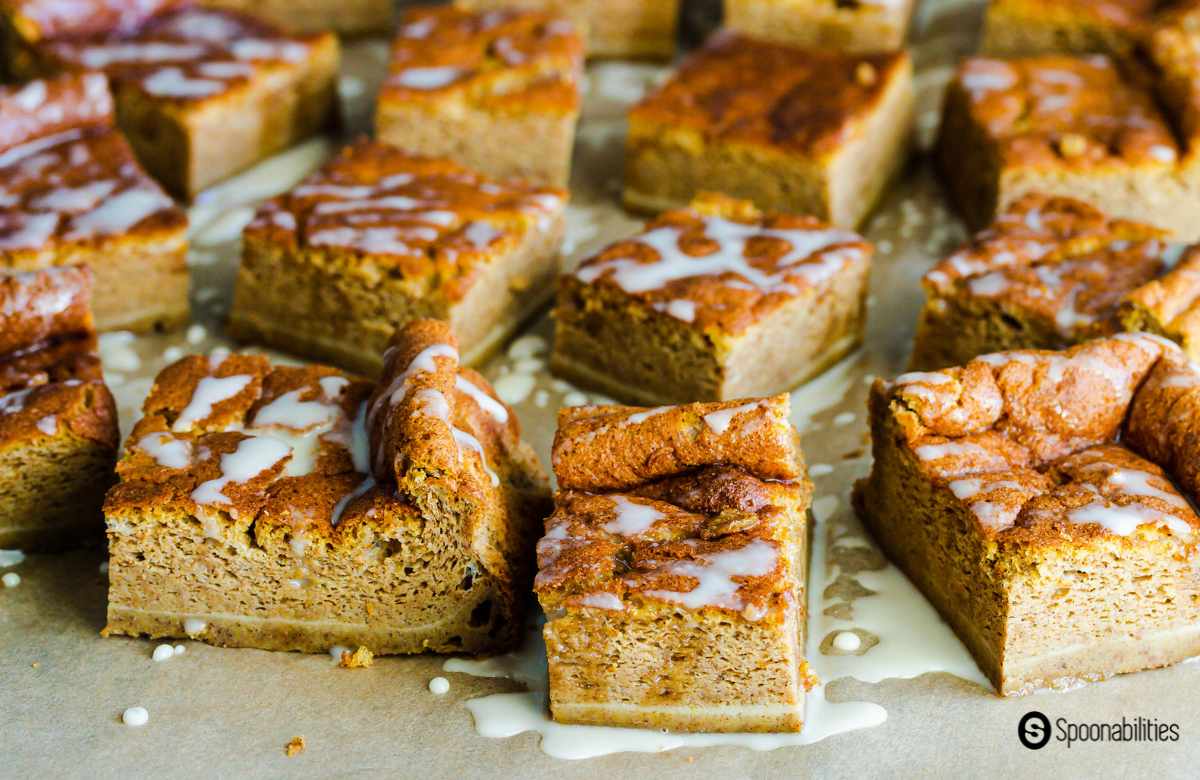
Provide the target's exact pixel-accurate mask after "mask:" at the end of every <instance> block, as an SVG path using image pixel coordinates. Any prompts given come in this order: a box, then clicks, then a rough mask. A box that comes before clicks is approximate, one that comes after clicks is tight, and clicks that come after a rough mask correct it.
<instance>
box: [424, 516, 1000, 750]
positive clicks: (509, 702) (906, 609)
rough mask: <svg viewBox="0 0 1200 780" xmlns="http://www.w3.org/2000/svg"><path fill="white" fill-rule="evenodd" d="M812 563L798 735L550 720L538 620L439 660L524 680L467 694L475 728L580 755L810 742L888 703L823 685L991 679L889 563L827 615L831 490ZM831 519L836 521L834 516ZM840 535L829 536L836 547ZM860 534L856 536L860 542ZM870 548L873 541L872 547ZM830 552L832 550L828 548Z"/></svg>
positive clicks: (867, 718) (883, 714)
mask: <svg viewBox="0 0 1200 780" xmlns="http://www.w3.org/2000/svg"><path fill="white" fill-rule="evenodd" d="M813 514H814V516H815V519H816V523H815V525H814V530H813V537H812V539H813V542H812V551H811V555H812V558H811V560H812V565H811V569H812V570H811V572H810V574H809V582H808V608H809V615H810V618H809V627H808V628H809V635H808V642H807V648H806V656H807V658H808V662H809V665H810V667H811V669H812V671H813V672H814V673H815V674H816V675H817V676H818V677H819V678H820V679H821V680H822V681H824V682H823V683H822V684H821V685H818V686H817V687H816V688H814V689H813V690H812V691H809V694H808V698H807V705H806V710H807V712H806V715H805V724H804V730H803V731H802V732H801V733H799V734H672V733H664V732H662V731H653V730H646V729H625V728H604V727H595V726H571V725H564V724H561V723H555V722H554V721H552V720H550V717H549V711H548V709H547V695H546V690H547V682H546V653H545V645H544V644H543V642H542V638H541V627H540V625H539V626H537V627H536V629H535V630H533V631H531V633H530V634H529V636H528V637H527V638H526V641H525V644H524V646H523V647H522V648H521V650H519V651H517V652H515V653H510V654H508V655H504V656H498V657H496V658H489V659H485V660H482V661H472V660H468V659H462V658H450V659H448V660H447V661H446V662H445V664H444V668H445V670H446V671H448V672H460V673H464V674H470V675H474V676H477V677H504V678H509V679H512V680H514V681H516V682H519V683H521V684H523V685H525V686H526V687H527V688H528V689H529V690H528V691H525V692H518V693H499V694H493V695H490V696H482V697H479V698H476V699H471V700H469V701H467V702H466V706H467V709H469V710H470V711H471V715H472V717H473V718H474V720H475V729H476V731H477V732H478V733H479V734H480V735H481V736H484V737H491V738H494V739H505V738H508V737H513V736H516V735H517V734H522V733H524V732H536V733H538V734H540V735H541V747H542V750H543V751H544V752H545V753H547V754H548V755H550V756H553V757H555V758H562V759H583V758H594V757H597V756H603V755H608V754H611V753H620V752H638V753H656V752H661V751H665V750H674V749H676V748H681V747H690V748H699V747H711V746H718V745H731V746H740V747H746V748H750V749H752V750H774V749H776V748H781V747H788V746H797V745H809V744H812V743H814V742H819V741H821V740H823V739H825V738H826V737H830V736H834V735H836V734H843V733H846V732H849V731H856V730H859V729H865V728H871V727H873V726H878V725H880V724H881V723H883V722H884V721H885V720H887V711H886V710H884V708H883V707H881V706H880V705H878V704H875V703H873V702H866V701H848V702H831V701H829V700H828V699H827V698H826V696H825V688H826V685H825V683H828V682H831V681H833V680H836V679H839V678H844V677H852V678H854V679H857V680H861V681H863V682H867V683H877V682H880V681H882V680H886V679H890V678H902V679H907V678H912V677H917V676H920V675H922V674H927V673H931V672H947V673H950V674H953V675H955V676H957V677H961V678H963V679H964V680H968V681H971V682H976V683H978V684H980V685H981V686H987V681H986V680H985V679H984V677H983V675H982V674H980V672H979V670H978V668H977V667H976V666H975V662H974V661H973V660H972V659H971V656H970V655H969V654H968V653H967V651H966V649H965V648H964V647H963V646H962V644H961V643H960V642H959V641H958V638H957V637H955V635H954V633H953V632H952V631H951V630H950V628H949V627H948V626H947V625H946V624H945V623H944V622H942V620H941V619H940V618H939V617H938V615H937V613H936V612H935V611H934V609H933V608H932V607H931V606H930V605H929V603H928V602H926V601H925V599H924V598H923V597H922V596H921V595H920V593H918V592H917V590H916V588H914V587H913V586H912V584H911V583H909V581H908V580H907V578H905V576H904V575H903V574H902V573H900V571H899V570H897V569H896V568H895V567H894V566H891V565H890V564H886V565H885V566H884V567H883V568H880V569H877V570H873V571H867V572H861V573H859V574H858V575H857V578H858V579H859V580H860V582H861V584H863V585H864V586H866V587H867V588H869V589H870V590H872V591H875V593H873V594H872V595H867V596H861V597H859V598H856V599H853V601H852V606H851V610H852V618H850V619H843V618H839V617H835V616H833V615H830V614H826V608H827V607H828V606H829V605H831V604H832V602H831V601H830V600H829V599H827V598H826V593H827V589H828V588H829V586H830V585H832V584H833V583H834V582H835V580H836V579H837V576H838V574H839V573H840V569H841V567H840V566H839V565H838V564H837V563H834V562H833V561H834V560H836V559H837V557H838V556H837V555H833V556H832V557H831V556H830V549H829V547H830V545H829V541H830V538H831V537H835V532H836V531H837V530H838V529H839V528H842V527H844V526H845V524H846V523H847V522H852V521H849V520H848V519H847V517H848V515H849V514H850V513H849V507H848V506H847V504H846V502H845V501H843V500H840V499H839V498H837V497H836V496H823V497H821V498H819V499H817V501H816V502H815V503H814V506H813ZM835 521H837V522H835ZM845 537H846V534H841V535H839V536H836V537H835V545H834V546H835V547H843V548H844V547H847V546H851V545H847V544H838V543H837V542H840V541H842V540H843V539H844V538H845ZM852 538H853V539H854V545H853V546H858V547H868V546H869V542H867V541H866V540H865V539H863V538H862V537H859V536H856V535H855V536H852ZM859 540H861V541H859ZM870 549H873V548H870ZM834 552H835V553H836V552H837V550H835V551H834ZM850 630H859V631H864V632H868V635H869V636H871V637H873V638H877V639H878V644H874V645H869V644H868V643H864V646H866V647H867V649H866V650H865V652H863V651H861V650H860V653H861V654H854V653H842V654H831V655H826V654H825V653H822V652H821V649H820V648H821V647H822V645H823V644H826V642H825V640H826V638H827V637H832V636H834V635H836V634H838V633H841V632H843V631H850Z"/></svg>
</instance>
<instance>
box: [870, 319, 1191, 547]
mask: <svg viewBox="0 0 1200 780" xmlns="http://www.w3.org/2000/svg"><path fill="white" fill-rule="evenodd" d="M1164 355H1165V356H1168V357H1167V358H1164ZM1168 358H1169V359H1171V360H1182V357H1181V356H1180V352H1179V348H1178V347H1176V346H1175V345H1174V344H1171V343H1170V342H1167V341H1165V340H1163V339H1160V338H1158V337H1155V336H1150V335H1148V334H1122V335H1119V336H1115V337H1112V338H1108V339H1099V340H1095V341H1090V342H1087V343H1084V344H1082V345H1080V346H1077V347H1074V348H1072V349H1069V350H1066V351H1065V352H1050V351H1039V350H1021V351H1016V352H1003V353H996V354H993V355H985V356H983V357H980V358H977V359H975V360H973V361H971V362H970V363H968V364H967V365H965V366H962V367H955V368H949V369H944V370H942V371H934V372H914V373H910V374H903V375H901V376H899V377H897V378H896V379H895V380H894V381H893V382H891V383H884V382H878V383H877V384H876V386H875V388H874V390H873V392H872V407H873V409H874V410H875V412H874V413H876V414H886V415H890V416H891V419H892V420H893V421H894V422H895V424H896V426H895V427H896V430H897V435H898V437H899V441H898V444H899V445H900V446H902V447H903V448H904V449H906V450H907V451H909V452H911V454H912V456H913V457H914V458H915V460H916V462H917V463H918V464H919V465H920V467H921V469H922V470H923V471H924V473H925V474H926V475H928V476H929V477H930V478H931V479H932V480H934V481H935V482H938V483H940V484H944V485H946V486H947V487H948V488H949V489H950V491H951V492H952V493H954V495H955V496H956V497H957V498H958V499H959V500H960V501H963V502H965V503H966V504H967V505H968V506H969V508H970V509H971V511H972V512H973V514H974V515H975V516H976V518H977V519H978V520H979V523H980V526H979V527H980V529H981V531H983V532H984V533H986V534H988V535H994V534H999V533H1002V532H1003V533H1005V534H1008V536H1005V537H1004V538H1007V539H1013V540H1021V541H1037V542H1038V543H1047V544H1053V543H1058V542H1062V541H1067V540H1072V539H1082V538H1088V537H1092V536H1096V535H1104V534H1116V535H1119V536H1130V535H1131V534H1134V533H1135V532H1137V533H1138V534H1143V533H1147V534H1156V533H1160V532H1161V533H1167V534H1171V535H1174V536H1175V537H1177V538H1179V539H1182V540H1183V541H1187V542H1190V541H1191V538H1192V530H1193V527H1200V519H1198V518H1197V517H1196V515H1195V513H1194V511H1193V510H1192V509H1191V507H1190V505H1189V504H1188V503H1187V501H1186V499H1184V498H1183V496H1181V495H1180V494H1179V492H1178V491H1177V490H1176V489H1175V487H1174V486H1173V484H1172V482H1171V479H1170V478H1169V477H1168V476H1167V475H1166V474H1165V473H1164V472H1163V471H1162V470H1161V468H1160V465H1158V464H1156V463H1152V462H1150V461H1148V460H1145V459H1144V458H1143V457H1142V456H1141V455H1139V454H1137V453H1135V452H1133V451H1132V450H1130V449H1128V448H1127V447H1125V446H1122V445H1118V444H1117V443H1116V442H1117V441H1118V439H1120V437H1121V435H1122V432H1123V427H1124V425H1125V421H1126V419H1127V417H1128V413H1129V410H1130V407H1131V404H1132V403H1134V398H1135V393H1139V394H1140V393H1141V392H1143V391H1142V390H1139V388H1140V387H1141V386H1142V384H1143V382H1144V381H1145V380H1146V378H1147V376H1148V375H1150V373H1151V371H1152V369H1155V367H1156V365H1157V364H1159V363H1160V362H1162V360H1164V359H1168ZM1196 383H1197V384H1198V385H1200V376H1198V377H1197V379H1196ZM1142 454H1143V455H1150V456H1153V453H1150V452H1144V453H1142ZM1147 529H1149V530H1147Z"/></svg>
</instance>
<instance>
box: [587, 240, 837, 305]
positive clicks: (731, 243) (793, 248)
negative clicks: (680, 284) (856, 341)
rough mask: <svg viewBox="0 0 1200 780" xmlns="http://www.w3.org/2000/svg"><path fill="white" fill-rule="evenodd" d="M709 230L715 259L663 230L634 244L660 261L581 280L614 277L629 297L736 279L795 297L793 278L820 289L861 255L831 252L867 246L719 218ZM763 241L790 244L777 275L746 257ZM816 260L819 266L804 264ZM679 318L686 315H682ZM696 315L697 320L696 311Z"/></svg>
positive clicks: (593, 266)
mask: <svg viewBox="0 0 1200 780" xmlns="http://www.w3.org/2000/svg"><path fill="white" fill-rule="evenodd" d="M703 225H704V231H703V232H704V235H705V236H706V237H707V238H709V239H711V240H713V241H715V242H716V243H717V244H718V246H719V249H718V250H717V251H716V252H713V253H712V254H709V255H702V256H693V255H689V254H687V253H686V252H684V251H683V250H682V249H681V248H680V246H679V241H680V239H681V238H682V237H683V236H684V235H685V232H686V231H685V230H684V229H682V228H679V227H671V226H668V227H660V228H655V229H654V230H651V231H649V232H647V233H645V234H643V235H641V236H639V237H637V238H636V239H633V240H634V241H635V242H636V243H639V244H642V245H644V246H647V247H649V248H651V249H653V250H654V251H655V253H656V254H657V255H658V258H659V259H658V260H657V261H655V262H651V263H644V262H640V261H639V260H637V259H636V258H632V257H630V258H613V259H610V260H601V261H597V262H592V263H587V264H585V265H584V266H583V267H582V268H580V269H579V271H577V272H576V276H577V277H578V278H579V280H580V281H582V282H584V283H585V284H590V283H592V282H594V281H596V280H597V279H599V278H600V277H602V276H604V275H605V274H608V273H611V276H610V278H611V279H612V281H613V282H614V283H615V284H617V285H618V286H619V287H620V288H621V289H623V290H625V292H628V293H643V292H648V291H650V290H657V289H661V288H663V287H664V286H666V285H667V284H669V283H671V282H675V281H679V280H682V279H691V278H695V277H701V276H720V275H724V274H734V275H736V276H737V277H739V279H740V280H742V281H744V282H747V283H749V284H751V285H753V286H754V287H755V288H757V289H759V290H761V291H763V292H767V293H771V292H783V293H789V294H795V293H796V292H797V289H796V287H795V286H794V285H793V284H791V283H790V282H788V281H787V280H788V277H789V276H800V277H803V278H804V279H805V280H806V281H807V282H808V283H809V284H814V285H816V284H820V283H821V282H823V281H825V280H826V279H828V278H829V277H830V276H832V275H833V274H834V273H835V272H836V271H837V270H838V269H840V268H841V267H842V266H843V265H844V264H845V263H846V262H848V261H850V260H851V259H852V257H851V254H850V253H854V254H856V255H859V254H860V250H859V249H858V248H857V247H853V248H851V247H847V248H846V249H845V251H841V252H826V251H825V250H828V249H830V248H831V247H834V246H836V245H838V244H846V243H851V242H858V241H861V239H860V238H859V237H858V235H856V234H854V233H851V232H849V231H845V230H837V229H832V228H830V229H825V230H799V229H792V230H779V229H772V228H763V227H758V226H756V225H746V224H743V223H740V222H733V221H730V220H726V219H721V218H719V217H706V218H704V220H703ZM762 238H774V239H778V240H781V241H784V242H786V243H787V244H788V245H789V247H788V251H787V252H786V253H785V254H784V255H783V256H782V257H781V258H780V259H779V260H778V261H776V264H777V265H778V267H779V268H780V270H778V271H776V272H774V273H769V272H767V271H764V270H762V269H760V268H758V267H756V266H755V265H753V264H751V263H750V262H749V261H748V260H747V258H746V248H747V245H748V244H749V242H750V241H751V240H752V239H762ZM810 258H812V259H814V260H815V261H816V262H812V263H806V264H804V265H798V264H800V263H801V262H802V261H804V260H807V259H810ZM668 313H670V312H668ZM676 313H677V314H679V313H683V312H682V311H678V310H677V312H676ZM692 314H693V316H694V312H692ZM673 316H674V315H673Z"/></svg>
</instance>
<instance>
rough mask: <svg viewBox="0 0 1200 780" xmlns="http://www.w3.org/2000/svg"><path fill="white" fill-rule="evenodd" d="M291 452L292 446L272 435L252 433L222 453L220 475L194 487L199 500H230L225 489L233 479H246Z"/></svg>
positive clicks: (193, 497) (207, 501) (234, 481)
mask: <svg viewBox="0 0 1200 780" xmlns="http://www.w3.org/2000/svg"><path fill="white" fill-rule="evenodd" d="M291 455H292V448H291V447H289V446H288V445H287V444H285V443H284V442H282V441H280V440H279V439H275V438H272V437H270V436H251V437H248V438H245V439H242V440H241V441H240V442H238V446H237V449H236V450H234V451H233V452H230V453H226V454H224V455H222V456H221V476H219V477H217V478H215V479H210V480H208V481H207V482H203V483H201V484H200V486H199V487H197V488H196V489H195V490H193V491H192V500H193V501H195V502H196V503H197V504H228V503H229V498H228V497H227V496H226V495H225V493H224V492H223V491H224V490H225V487H226V486H227V485H229V484H230V483H245V482H249V481H250V480H252V479H254V478H255V477H257V476H258V475H259V474H262V473H263V472H264V471H266V470H268V469H270V468H272V467H273V466H275V464H277V463H279V462H280V461H281V460H283V459H284V458H289V457H291Z"/></svg>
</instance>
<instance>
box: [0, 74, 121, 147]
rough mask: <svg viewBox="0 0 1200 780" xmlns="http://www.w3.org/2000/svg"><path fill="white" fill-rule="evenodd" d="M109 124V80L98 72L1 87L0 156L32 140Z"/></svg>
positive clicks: (110, 97)
mask: <svg viewBox="0 0 1200 780" xmlns="http://www.w3.org/2000/svg"><path fill="white" fill-rule="evenodd" d="M112 124H113V101H112V95H111V94H109V91H108V80H107V79H105V78H104V76H103V75H101V74H99V73H80V74H69V75H64V76H59V77H57V78H52V79H38V80H35V81H30V82H28V83H27V84H22V85H21V86H14V87H2V88H0V157H7V156H9V155H8V154H7V153H8V152H9V151H10V150H12V149H16V148H19V147H22V146H24V145H26V144H28V143H30V142H31V141H36V140H39V139H52V138H53V137H55V136H59V135H61V134H62V133H66V132H69V131H76V132H83V131H85V130H86V129H89V128H93V127H95V128H101V129H103V128H107V127H111V126H112ZM44 142H45V143H51V142H52V141H51V140H46V141H44ZM18 154H19V153H18Z"/></svg>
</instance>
